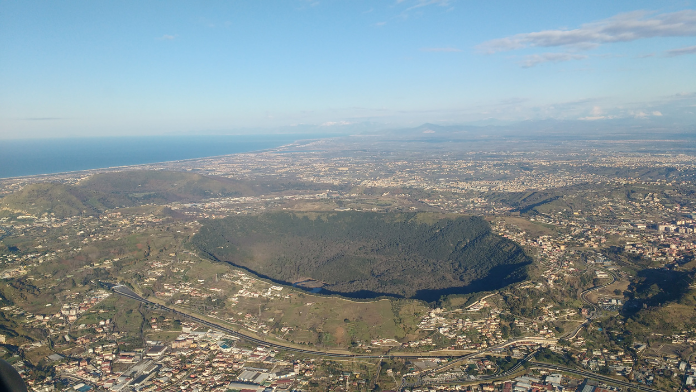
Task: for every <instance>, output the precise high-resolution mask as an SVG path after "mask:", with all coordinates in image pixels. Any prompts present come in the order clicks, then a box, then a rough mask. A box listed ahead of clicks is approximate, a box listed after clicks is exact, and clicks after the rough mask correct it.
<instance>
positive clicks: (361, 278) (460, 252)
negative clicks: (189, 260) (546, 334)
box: [192, 212, 531, 301]
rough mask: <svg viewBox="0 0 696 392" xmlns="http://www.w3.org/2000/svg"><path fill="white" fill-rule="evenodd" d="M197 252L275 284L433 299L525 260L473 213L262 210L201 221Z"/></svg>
mask: <svg viewBox="0 0 696 392" xmlns="http://www.w3.org/2000/svg"><path fill="white" fill-rule="evenodd" d="M192 243H193V245H195V246H196V247H197V248H198V249H199V250H201V251H202V252H203V253H205V254H207V255H209V256H210V257H211V258H213V259H215V260H220V261H226V262H230V263H232V264H234V265H238V266H241V267H244V268H247V269H249V270H251V271H253V272H255V273H257V274H259V275H261V276H264V277H268V278H270V279H273V280H276V281H280V282H283V283H290V282H301V281H307V280H315V281H319V282H321V283H323V284H324V289H325V290H327V291H329V292H335V293H340V294H343V295H347V296H351V297H360V298H368V297H375V296H379V295H391V296H397V297H407V298H418V299H423V300H427V301H434V300H437V299H439V297H440V296H442V295H445V294H454V293H466V292H472V291H479V290H484V289H485V290H491V289H495V288H500V287H503V286H505V285H507V284H510V283H513V282H516V281H519V280H522V279H524V278H525V277H526V271H525V266H526V265H528V264H529V263H530V262H531V259H530V258H529V257H528V256H527V255H526V254H525V253H524V252H523V250H522V248H520V247H519V246H518V245H517V244H515V243H514V242H512V241H510V240H507V239H505V238H502V237H500V236H498V235H495V234H493V233H492V232H491V229H490V226H489V225H488V223H487V222H486V221H485V220H483V219H482V218H479V217H467V216H439V215H438V216H437V219H433V214H424V213H411V214H402V213H398V214H397V213H392V214H378V213H360V212H338V213H314V214H304V215H299V214H291V213H269V214H264V215H259V216H234V217H228V218H225V219H219V220H208V221H205V222H204V224H203V227H202V228H201V230H200V232H199V233H198V234H197V235H195V236H194V237H193V239H192Z"/></svg>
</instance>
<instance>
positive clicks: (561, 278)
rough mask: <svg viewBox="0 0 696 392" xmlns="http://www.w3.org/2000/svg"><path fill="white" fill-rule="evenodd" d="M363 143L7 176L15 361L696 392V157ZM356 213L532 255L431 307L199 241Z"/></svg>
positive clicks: (3, 351)
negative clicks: (291, 276) (421, 221)
mask: <svg viewBox="0 0 696 392" xmlns="http://www.w3.org/2000/svg"><path fill="white" fill-rule="evenodd" d="M365 139H368V138H367V137H365V138H360V137H353V138H346V139H338V140H331V139H326V140H313V141H306V142H297V143H295V144H293V145H290V146H285V147H282V148H278V149H273V150H269V151H264V152H258V153H246V154H237V155H231V156H222V157H215V158H206V159H197V160H190V161H180V162H168V163H161V164H152V165H143V166H137V167H128V168H117V169H104V170H92V171H85V172H74V173H64V174H55V175H43V176H33V177H23V178H10V179H2V180H0V195H1V196H2V197H1V198H0V230H2V231H1V232H0V279H2V283H1V284H0V357H1V358H2V359H4V360H6V361H8V362H9V363H11V364H12V366H14V368H15V369H17V370H18V371H19V372H20V374H21V375H22V376H23V378H24V380H25V381H26V383H27V385H28V386H29V389H30V390H33V391H37V392H43V391H53V390H65V391H80V392H86V391H107V390H108V391H164V390H167V391H171V390H182V391H265V392H268V391H286V390H287V391H328V390H331V391H388V390H393V391H411V392H415V391H503V392H511V391H516V392H517V391H519V392H521V391H579V392H593V391H594V392H603V391H628V390H631V391H696V358H695V357H694V349H695V348H696V280H695V277H696V260H694V249H695V247H696V234H695V233H694V230H695V229H696V205H695V204H694V203H695V202H696V198H695V197H694V196H695V195H696V183H695V182H694V178H695V177H694V176H695V175H696V156H694V155H692V154H689V153H682V152H679V151H674V150H670V149H668V148H666V149H664V150H655V151H637V150H636V148H637V147H635V146H633V145H630V146H629V147H630V148H628V147H626V145H624V144H621V143H616V144H614V145H612V146H610V147H606V146H605V147H602V148H599V147H598V146H597V145H596V144H593V143H584V144H583V143H578V145H574V146H572V147H569V146H567V145H562V146H556V145H544V146H542V147H543V148H538V149H530V150H524V149H523V147H524V146H521V147H519V148H513V147H511V146H509V149H508V145H504V146H503V147H497V148H492V147H490V146H489V145H487V144H480V145H479V144H475V145H474V146H468V145H467V146H464V144H461V145H460V144H457V143H446V144H447V145H437V146H434V143H433V142H432V141H428V142H423V141H418V140H417V141H416V142H413V143H411V144H408V143H398V142H394V141H391V140H375V141H371V140H365ZM406 144H408V145H406ZM628 144H630V143H628ZM342 211H352V212H370V213H380V214H393V213H399V214H402V215H403V214H416V213H421V214H428V215H427V216H430V217H432V218H431V219H433V220H437V219H444V218H447V217H452V216H462V215H464V216H468V215H474V216H480V217H483V218H484V219H485V221H486V222H487V224H489V225H490V230H491V231H492V233H495V234H496V235H498V236H501V237H504V238H506V239H507V240H511V241H514V242H515V243H516V244H517V245H519V246H521V247H522V249H523V250H524V252H525V254H526V255H528V256H529V257H530V258H531V260H533V261H532V263H531V264H529V265H526V267H525V269H526V272H525V276H523V277H521V278H519V279H516V280H515V281H514V283H512V284H509V285H506V286H505V287H502V288H499V289H489V290H486V289H483V290H476V291H467V290H460V291H458V292H452V293H451V294H448V295H443V296H442V297H440V298H439V299H437V300H433V301H430V302H427V301H423V300H420V299H414V298H411V297H408V296H399V295H374V296H367V295H366V296H364V297H362V298H359V297H356V296H353V297H345V296H340V295H336V294H333V293H329V292H326V291H325V292H322V290H325V289H326V287H327V286H326V284H327V283H326V282H322V281H320V280H316V279H309V277H307V279H299V278H298V279H296V280H295V281H293V282H283V283H280V282H278V281H275V280H271V279H270V278H269V277H267V276H263V275H259V274H255V273H254V271H253V270H252V269H251V268H241V267H240V266H236V265H233V264H230V263H225V262H222V261H220V260H216V258H215V257H211V254H212V253H214V252H212V253H210V254H209V253H207V252H201V250H200V248H198V247H196V246H194V244H192V241H191V239H192V238H193V237H195V235H196V234H197V233H199V231H200V230H201V228H202V227H204V226H205V225H208V224H210V222H211V221H213V220H218V219H222V218H225V217H229V216H236V215H259V214H264V213H268V212H284V213H287V214H293V215H294V216H301V217H310V218H312V217H316V216H317V215H316V214H319V213H322V214H324V213H339V212H342ZM259 252H261V251H259ZM285 283H289V284H285Z"/></svg>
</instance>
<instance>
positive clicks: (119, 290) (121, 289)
mask: <svg viewBox="0 0 696 392" xmlns="http://www.w3.org/2000/svg"><path fill="white" fill-rule="evenodd" d="M104 284H105V285H106V286H107V287H109V288H110V289H111V290H112V291H113V292H115V293H116V294H119V295H122V296H124V297H127V298H130V299H133V300H135V301H139V302H141V303H144V304H147V305H150V306H152V307H154V308H157V309H161V310H165V311H169V312H172V313H174V314H176V315H179V316H181V317H185V318H188V319H190V320H193V321H195V322H197V323H200V324H202V325H205V326H207V327H210V328H213V329H216V330H218V331H221V332H224V333H226V334H228V335H231V336H235V337H237V338H240V339H244V340H246V341H248V342H251V343H255V344H259V345H262V346H266V347H273V348H278V349H282V350H285V351H290V352H296V353H302V354H310V355H317V356H322V357H334V358H373V359H377V358H390V359H395V358H423V357H424V356H425V355H424V354H425V353H413V354H382V355H363V354H349V353H336V352H331V351H317V350H307V349H302V348H297V347H292V346H286V345H283V344H279V343H274V342H268V341H265V340H261V339H258V338H255V337H252V336H248V335H245V334H243V333H240V332H237V331H235V330H233V329H230V328H227V327H224V326H222V325H219V324H215V323H212V322H210V321H208V320H204V319H201V318H199V317H196V316H192V315H189V314H186V313H183V312H180V311H178V310H175V309H172V308H169V307H166V306H163V305H160V304H157V303H154V302H152V301H148V300H146V299H145V298H143V297H141V296H139V295H138V294H136V293H135V292H133V290H131V289H130V288H128V287H126V286H123V285H117V284H111V283H104ZM525 339H526V340H527V341H528V340H529V339H530V338H528V337H527V338H521V339H516V340H515V341H519V342H523V341H525ZM515 341H509V342H505V343H501V344H498V345H496V346H491V347H488V348H486V349H485V350H482V351H479V352H476V353H471V354H466V355H463V356H461V357H458V359H459V360H462V359H466V358H471V357H474V356H477V355H481V354H483V353H485V352H487V351H490V350H493V349H495V348H497V347H503V346H506V345H509V344H511V343H513V342H515ZM532 356H533V353H531V354H529V355H527V356H526V357H525V358H523V359H522V360H521V361H520V362H519V363H517V364H516V365H515V366H514V367H513V368H511V369H509V370H508V371H506V372H504V373H501V374H498V375H492V376H482V377H479V378H477V379H476V380H480V381H484V380H493V379H499V378H501V377H507V376H508V375H510V374H513V373H514V372H515V371H517V370H519V368H520V366H522V365H523V363H524V362H525V361H528V360H529V359H531V358H532ZM456 362H459V361H455V363H456ZM530 363H531V364H532V365H534V366H537V367H545V368H547V369H552V370H559V371H564V372H567V373H572V374H577V375H580V376H583V377H587V378H591V379H594V380H599V381H603V382H611V383H614V384H616V385H621V386H625V387H630V388H635V389H638V390H641V391H645V392H660V391H659V390H657V389H653V388H649V387H647V386H644V385H641V384H633V383H629V382H625V381H619V380H616V379H613V378H611V377H607V376H602V375H599V374H595V373H592V372H588V371H585V370H576V369H572V368H567V367H563V366H557V365H549V364H545V363H542V362H535V361H530ZM452 364H453V363H452V362H450V363H448V364H447V365H446V366H443V367H441V368H440V369H441V370H443V369H445V368H446V367H449V365H452ZM472 381H474V380H472Z"/></svg>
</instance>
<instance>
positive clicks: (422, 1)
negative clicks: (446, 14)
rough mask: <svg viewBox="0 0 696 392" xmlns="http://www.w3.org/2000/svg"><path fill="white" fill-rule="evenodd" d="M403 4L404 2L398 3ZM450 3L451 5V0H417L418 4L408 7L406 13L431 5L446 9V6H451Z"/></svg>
mask: <svg viewBox="0 0 696 392" xmlns="http://www.w3.org/2000/svg"><path fill="white" fill-rule="evenodd" d="M402 2H403V0H401V1H397V4H398V3H402ZM450 3H451V1H450V0H416V4H414V5H412V6H410V7H408V8H407V9H406V11H410V10H413V9H416V8H421V7H426V6H429V5H439V6H441V7H446V6H448V5H450Z"/></svg>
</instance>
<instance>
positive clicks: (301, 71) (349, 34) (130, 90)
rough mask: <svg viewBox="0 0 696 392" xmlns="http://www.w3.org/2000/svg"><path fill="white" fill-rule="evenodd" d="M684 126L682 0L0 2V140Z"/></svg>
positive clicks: (690, 41)
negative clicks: (426, 127) (516, 125)
mask: <svg viewBox="0 0 696 392" xmlns="http://www.w3.org/2000/svg"><path fill="white" fill-rule="evenodd" d="M547 119H555V120H573V121H596V122H602V121H607V120H614V121H615V120H616V119H627V120H635V121H638V120H655V121H656V120H659V121H661V122H663V123H665V124H674V125H677V124H681V125H684V124H687V125H688V124H696V4H695V3H694V2H693V1H669V0H661V1H642V0H631V1H622V0H614V1H594V0H586V1H582V2H571V1H557V0H553V1H525V2H521V1H496V0H488V1H473V0H389V1H381V0H372V1H361V0H345V1H338V0H336V1H330V0H317V1H314V0H310V1H306V0H277V1H270V0H268V1H263V0H258V1H256V0H248V1H237V0H229V1H185V2H179V1H145V2H143V1H72V0H66V1H59V2H58V1H31V0H23V1H5V0H0V139H2V138H4V139H7V138H44V137H79V136H119V135H123V136H133V135H177V134H209V133H229V134H235V133H250V132H251V133H258V132H275V131H279V130H280V131H283V132H292V131H293V130H300V131H301V130H302V129H304V127H306V126H311V127H314V128H313V132H316V130H317V129H321V130H326V132H341V129H347V128H348V127H350V126H354V125H356V124H362V125H365V124H366V126H372V127H377V128H379V127H386V128H389V127H391V128H393V127H409V126H417V125H420V124H422V123H426V122H429V123H436V124H443V125H451V124H484V123H488V124H498V123H500V124H503V123H510V122H516V121H527V120H547Z"/></svg>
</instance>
